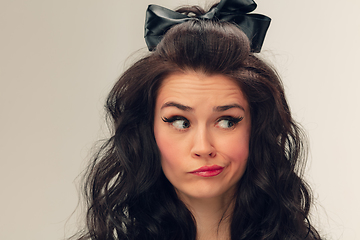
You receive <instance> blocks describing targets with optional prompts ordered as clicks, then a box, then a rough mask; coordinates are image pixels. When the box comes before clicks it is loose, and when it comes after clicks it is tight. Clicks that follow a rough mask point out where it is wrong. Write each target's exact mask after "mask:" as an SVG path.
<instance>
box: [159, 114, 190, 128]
mask: <svg viewBox="0 0 360 240" xmlns="http://www.w3.org/2000/svg"><path fill="white" fill-rule="evenodd" d="M161 119H162V120H163V121H164V122H167V123H169V124H171V125H172V126H174V127H175V128H176V129H179V130H184V129H187V128H189V127H190V121H189V120H187V119H186V118H184V117H181V116H174V117H171V118H166V117H162V118H161Z"/></svg>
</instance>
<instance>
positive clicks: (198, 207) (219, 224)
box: [179, 196, 234, 240]
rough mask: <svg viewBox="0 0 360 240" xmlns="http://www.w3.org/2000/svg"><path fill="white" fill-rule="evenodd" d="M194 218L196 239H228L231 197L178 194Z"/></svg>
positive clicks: (231, 209) (232, 207)
mask: <svg viewBox="0 0 360 240" xmlns="http://www.w3.org/2000/svg"><path fill="white" fill-rule="evenodd" d="M179 198H180V199H181V200H182V201H183V202H184V203H185V205H186V206H187V207H188V209H189V210H190V212H191V213H192V214H193V216H194V218H195V220H196V228H197V238H196V239H197V240H230V224H231V213H232V212H233V210H234V204H233V201H232V197H216V198H210V199H209V198H206V199H194V198H191V197H188V196H179Z"/></svg>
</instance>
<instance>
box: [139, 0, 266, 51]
mask: <svg viewBox="0 0 360 240" xmlns="http://www.w3.org/2000/svg"><path fill="white" fill-rule="evenodd" d="M256 7H257V5H256V3H255V2H254V1H253V0H222V1H220V3H219V4H218V5H217V6H216V7H214V8H212V9H211V10H210V11H209V12H207V13H205V14H204V15H201V16H198V17H197V18H199V19H216V20H219V21H227V22H230V23H233V24H235V25H236V26H237V27H239V28H240V29H241V30H242V31H243V32H244V33H245V34H246V35H247V37H248V38H249V40H250V42H251V51H252V52H260V50H261V47H262V44H263V42H264V38H265V35H266V31H267V29H268V28H269V25H270V21H271V19H270V18H269V17H267V16H265V15H262V14H254V13H252V14H249V13H250V12H252V11H254V10H255V9H256ZM190 19H193V18H192V17H189V16H186V15H185V14H182V13H178V12H175V11H172V10H169V9H167V8H164V7H161V6H158V5H149V6H148V9H147V11H146V19H145V41H146V45H147V46H148V48H149V50H150V51H153V50H154V49H155V47H156V46H157V45H158V44H159V42H160V41H161V39H162V37H163V35H164V34H165V33H166V32H167V31H168V30H169V29H170V28H171V27H172V26H174V25H176V24H180V23H183V22H186V21H189V20H190Z"/></svg>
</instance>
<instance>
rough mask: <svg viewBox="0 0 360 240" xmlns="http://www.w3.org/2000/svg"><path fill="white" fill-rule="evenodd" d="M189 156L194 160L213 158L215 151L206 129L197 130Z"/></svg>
mask: <svg viewBox="0 0 360 240" xmlns="http://www.w3.org/2000/svg"><path fill="white" fill-rule="evenodd" d="M191 155H192V157H195V158H201V157H215V156H216V151H215V148H214V146H213V145H212V142H211V139H210V136H209V133H208V132H207V131H206V129H198V131H196V133H195V136H194V142H193V146H192V149H191Z"/></svg>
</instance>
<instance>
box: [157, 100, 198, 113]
mask: <svg viewBox="0 0 360 240" xmlns="http://www.w3.org/2000/svg"><path fill="white" fill-rule="evenodd" d="M166 107H176V108H178V109H180V110H183V111H187V112H190V111H193V110H194V109H193V108H192V107H189V106H186V105H182V104H180V103H176V102H166V103H165V104H164V105H162V106H161V109H163V108H166Z"/></svg>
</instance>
